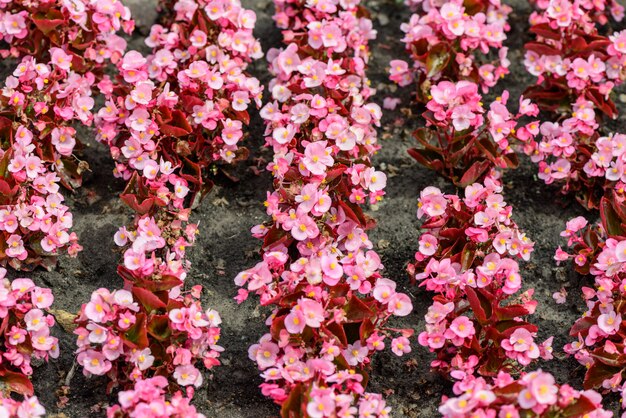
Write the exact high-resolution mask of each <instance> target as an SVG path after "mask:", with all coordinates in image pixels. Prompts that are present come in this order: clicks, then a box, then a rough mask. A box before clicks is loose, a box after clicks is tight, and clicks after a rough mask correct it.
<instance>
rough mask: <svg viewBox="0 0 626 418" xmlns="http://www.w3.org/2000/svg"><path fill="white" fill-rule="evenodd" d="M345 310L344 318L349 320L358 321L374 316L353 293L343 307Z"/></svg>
mask: <svg viewBox="0 0 626 418" xmlns="http://www.w3.org/2000/svg"><path fill="white" fill-rule="evenodd" d="M345 312H346V319H347V320H348V321H349V322H360V321H363V320H365V319H370V318H372V316H375V315H374V312H372V310H371V309H370V307H369V306H367V305H366V304H365V303H363V301H362V300H361V299H359V298H358V297H356V296H355V295H352V298H350V301H349V302H348V305H347V306H346V307H345Z"/></svg>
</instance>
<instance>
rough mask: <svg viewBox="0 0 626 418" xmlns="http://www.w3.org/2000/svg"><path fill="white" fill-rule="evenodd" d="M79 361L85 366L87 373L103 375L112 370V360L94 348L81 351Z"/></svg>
mask: <svg viewBox="0 0 626 418" xmlns="http://www.w3.org/2000/svg"><path fill="white" fill-rule="evenodd" d="M78 362H79V363H80V364H81V365H82V366H83V367H84V369H85V370H84V371H85V373H86V374H95V375H98V376H102V375H104V374H105V373H106V372H108V371H109V370H111V362H110V361H109V360H107V359H106V358H105V357H104V354H102V353H99V352H97V351H94V350H89V351H83V352H82V353H80V354H79V355H78Z"/></svg>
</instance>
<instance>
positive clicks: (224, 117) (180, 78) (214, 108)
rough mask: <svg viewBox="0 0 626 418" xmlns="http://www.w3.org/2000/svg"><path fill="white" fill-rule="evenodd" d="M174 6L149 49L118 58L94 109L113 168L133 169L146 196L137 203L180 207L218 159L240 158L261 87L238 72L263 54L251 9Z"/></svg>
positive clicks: (204, 184) (191, 199)
mask: <svg viewBox="0 0 626 418" xmlns="http://www.w3.org/2000/svg"><path fill="white" fill-rule="evenodd" d="M226 3H228V4H229V9H228V10H227V8H226V7H225V6H226ZM214 8H215V10H213V9H214ZM174 11H175V14H174V16H173V17H172V18H171V20H172V22H171V27H164V26H162V25H160V24H157V25H154V26H153V27H152V29H151V31H150V35H149V36H148V38H147V39H146V43H147V45H148V46H151V47H152V48H153V51H152V54H151V55H149V56H148V57H147V58H144V57H143V56H142V55H141V54H140V53H138V52H137V51H130V52H128V53H126V55H125V56H124V57H123V59H122V60H121V61H120V62H119V63H118V70H119V73H120V77H121V79H120V82H119V83H118V84H117V85H116V86H115V87H114V88H113V90H112V92H111V94H110V95H108V98H107V101H106V104H105V106H104V107H102V108H101V109H100V110H99V111H98V114H97V117H96V124H97V128H98V136H97V138H98V140H100V141H101V142H104V143H106V144H107V145H108V146H109V147H110V149H111V155H112V156H113V158H114V159H115V160H116V163H117V164H116V167H115V171H114V174H115V176H117V177H121V178H124V179H125V180H129V179H130V178H131V177H132V175H133V173H138V176H137V178H136V180H132V181H134V182H135V183H136V185H137V187H144V189H145V190H146V191H147V192H148V195H149V196H150V197H147V198H144V199H143V200H142V201H139V202H138V204H139V205H149V204H150V203H148V202H149V201H150V199H157V201H158V200H163V198H162V196H161V195H164V194H166V193H167V194H169V195H171V196H170V197H169V199H167V200H170V199H171V200H176V199H179V200H180V201H181V204H180V206H182V207H191V206H192V205H193V204H195V203H197V202H196V201H195V200H196V197H199V196H201V195H204V194H206V193H207V192H208V191H209V190H210V189H211V187H212V185H213V181H212V179H211V178H212V177H213V175H214V174H215V172H216V171H217V170H218V168H219V166H220V165H228V164H232V163H234V162H236V161H238V160H241V159H245V158H246V156H247V150H246V149H245V148H244V147H241V146H240V143H241V140H242V138H243V137H244V126H245V125H247V124H248V123H249V120H250V116H249V114H248V108H249V106H250V103H253V104H257V105H260V98H261V92H262V86H261V85H260V83H259V81H258V80H257V79H256V78H254V77H251V76H250V75H248V74H247V73H246V72H245V69H246V66H247V64H248V63H249V62H250V61H251V60H252V59H256V58H259V57H260V56H261V55H262V52H261V49H260V46H259V42H258V41H257V40H256V39H255V38H254V37H253V36H252V28H254V24H255V20H256V16H255V14H254V12H251V11H249V10H245V9H243V8H241V6H240V4H239V3H238V2H220V1H218V2H212V3H211V4H205V2H203V1H199V2H194V1H192V2H184V1H180V2H177V3H176V6H174ZM174 11H171V13H174ZM133 193H134V194H137V190H135V191H134V192H133ZM125 194H128V193H125ZM131 194H132V193H131ZM183 202H184V203H183ZM166 203H167V202H166ZM135 206H137V205H135ZM134 209H135V210H136V211H139V212H142V211H143V212H145V210H143V207H142V208H141V209H139V207H134Z"/></svg>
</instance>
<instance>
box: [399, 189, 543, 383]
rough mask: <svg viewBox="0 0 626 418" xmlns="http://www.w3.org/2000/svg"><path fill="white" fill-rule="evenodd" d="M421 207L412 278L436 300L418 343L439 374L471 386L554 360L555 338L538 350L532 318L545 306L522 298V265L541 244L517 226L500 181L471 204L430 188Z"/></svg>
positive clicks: (470, 194) (470, 192)
mask: <svg viewBox="0 0 626 418" xmlns="http://www.w3.org/2000/svg"><path fill="white" fill-rule="evenodd" d="M418 208H419V209H418V217H419V218H422V217H424V218H425V219H424V223H423V224H422V226H421V228H422V230H424V233H422V234H421V236H420V239H419V250H418V251H417V253H416V254H415V262H414V263H412V264H409V266H408V271H409V274H410V276H411V277H412V278H413V279H414V280H415V281H416V282H418V283H419V284H420V286H423V287H425V288H426V290H428V291H430V292H434V293H435V296H434V298H433V301H434V302H433V304H432V305H431V306H430V307H429V309H428V313H427V314H426V330H425V331H423V332H421V333H420V334H419V338H418V341H419V343H420V344H421V345H422V346H424V347H427V348H428V349H429V350H430V351H431V352H434V353H436V355H437V358H436V359H435V360H433V361H432V363H431V367H432V369H433V370H435V371H437V372H439V373H441V374H443V375H444V376H447V377H450V378H452V379H455V380H464V379H466V378H468V376H469V377H471V376H476V375H481V376H485V377H495V376H496V375H497V374H498V372H500V371H508V372H518V371H519V370H520V369H522V368H523V367H524V366H526V365H528V364H530V363H531V362H532V361H534V360H536V359H539V358H543V359H550V358H552V354H551V352H552V348H551V343H552V337H550V338H548V339H547V340H546V341H545V342H543V343H541V344H538V343H537V342H536V338H537V327H536V326H535V325H533V324H532V323H530V322H527V321H526V319H525V318H526V317H527V316H528V315H531V314H532V313H534V312H535V309H536V306H537V302H536V301H535V300H533V299H532V296H533V290H532V289H529V290H527V291H526V292H524V293H522V294H521V295H516V294H517V293H518V292H519V291H520V289H521V288H522V277H521V274H520V267H519V265H518V259H523V260H526V261H527V260H528V259H529V258H530V254H531V253H532V250H533V245H534V244H533V242H532V241H530V239H528V237H526V235H525V234H524V233H523V232H521V231H520V230H519V228H518V227H517V225H516V224H515V223H514V221H513V220H512V219H511V214H512V208H511V206H507V205H506V202H505V201H504V198H503V196H502V195H501V186H500V185H499V182H498V181H496V180H495V179H492V178H487V179H486V180H485V184H484V185H483V184H479V183H475V184H473V185H470V186H468V187H466V188H465V194H464V197H459V196H457V195H445V194H443V193H442V192H441V191H440V190H439V189H437V188H435V187H427V188H426V189H424V190H423V191H422V192H421V193H420V198H419V201H418Z"/></svg>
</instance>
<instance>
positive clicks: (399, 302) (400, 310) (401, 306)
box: [388, 293, 413, 316]
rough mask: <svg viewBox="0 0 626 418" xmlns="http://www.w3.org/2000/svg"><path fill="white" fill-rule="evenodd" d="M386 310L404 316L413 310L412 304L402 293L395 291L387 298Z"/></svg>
mask: <svg viewBox="0 0 626 418" xmlns="http://www.w3.org/2000/svg"><path fill="white" fill-rule="evenodd" d="M388 310H389V312H391V313H392V314H393V315H395V316H406V315H408V314H409V313H410V312H411V311H412V310H413V304H412V303H411V299H409V297H408V296H407V295H405V294H404V293H396V294H394V295H393V296H391V298H390V299H389V305H388Z"/></svg>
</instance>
